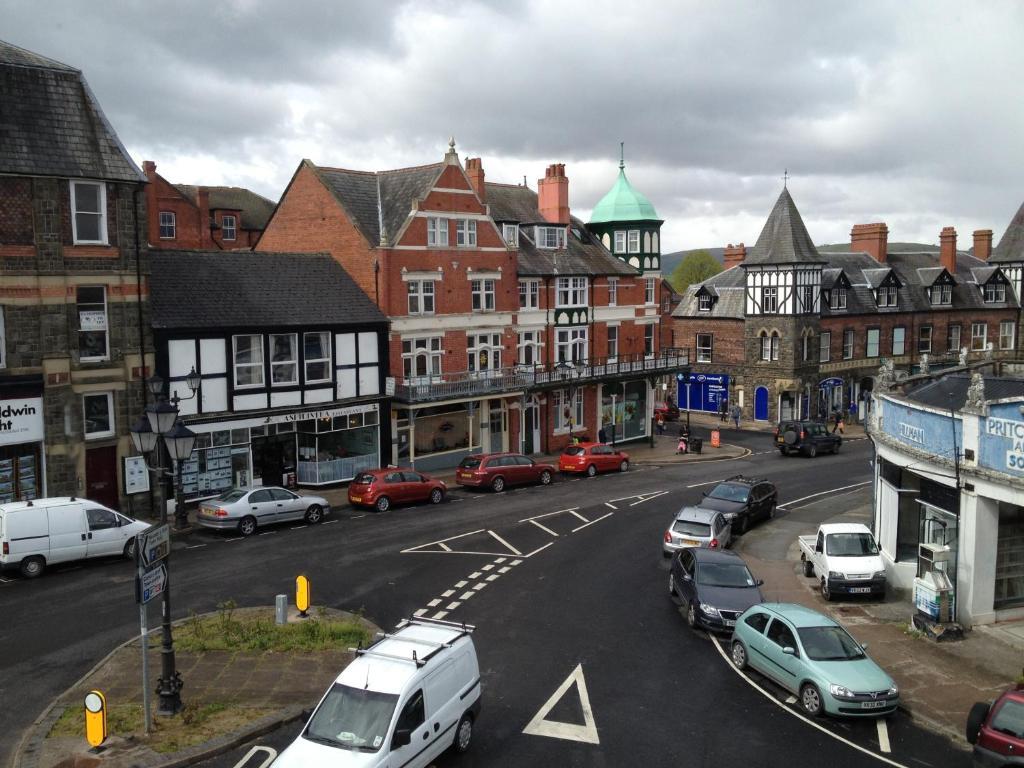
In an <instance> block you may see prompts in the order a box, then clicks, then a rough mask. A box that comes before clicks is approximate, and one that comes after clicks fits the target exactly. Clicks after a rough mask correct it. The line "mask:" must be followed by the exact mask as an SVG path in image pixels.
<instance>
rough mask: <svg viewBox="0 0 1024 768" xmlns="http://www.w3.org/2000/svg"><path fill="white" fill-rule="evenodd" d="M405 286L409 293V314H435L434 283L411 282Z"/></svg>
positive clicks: (427, 281)
mask: <svg viewBox="0 0 1024 768" xmlns="http://www.w3.org/2000/svg"><path fill="white" fill-rule="evenodd" d="M405 285H406V290H407V291H408V293H409V314H410V315H432V314H434V281H433V280H410V281H409V282H407V283H406V284H405Z"/></svg>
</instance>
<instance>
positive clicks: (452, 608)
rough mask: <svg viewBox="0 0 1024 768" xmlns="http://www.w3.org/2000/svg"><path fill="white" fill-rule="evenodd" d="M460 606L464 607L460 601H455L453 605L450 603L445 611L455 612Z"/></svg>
mask: <svg viewBox="0 0 1024 768" xmlns="http://www.w3.org/2000/svg"><path fill="white" fill-rule="evenodd" d="M460 605H462V603H460V602H459V601H458V600H455V601H453V602H451V603H448V605H446V606H445V609H446V610H449V611H454V610H455V609H456V608H458V607H459V606H460Z"/></svg>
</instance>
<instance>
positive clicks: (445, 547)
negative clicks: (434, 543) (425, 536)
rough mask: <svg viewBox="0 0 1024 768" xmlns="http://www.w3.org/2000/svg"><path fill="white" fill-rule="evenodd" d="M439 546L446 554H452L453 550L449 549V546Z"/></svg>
mask: <svg viewBox="0 0 1024 768" xmlns="http://www.w3.org/2000/svg"><path fill="white" fill-rule="evenodd" d="M438 546H439V547H440V548H441V549H443V550H444V551H445V552H451V551H452V548H451V547H449V546H448V545H447V544H438Z"/></svg>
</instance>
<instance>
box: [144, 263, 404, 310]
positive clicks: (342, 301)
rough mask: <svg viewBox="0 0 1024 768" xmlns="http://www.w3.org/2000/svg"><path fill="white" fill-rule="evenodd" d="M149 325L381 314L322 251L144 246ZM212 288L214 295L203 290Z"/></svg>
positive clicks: (208, 290)
mask: <svg viewBox="0 0 1024 768" xmlns="http://www.w3.org/2000/svg"><path fill="white" fill-rule="evenodd" d="M150 267H151V272H152V274H151V277H150V299H149V307H150V313H151V315H152V322H153V327H154V328H165V329H172V328H173V329H185V328H189V329H191V328H244V327H253V326H267V327H272V326H277V327H295V328H298V327H324V326H331V325H356V324H364V323H386V322H387V318H385V317H384V315H383V314H381V312H380V310H379V309H378V308H377V306H376V305H375V304H374V303H373V302H372V301H370V299H369V298H368V297H367V295H366V294H365V293H363V292H362V290H360V288H359V287H358V286H357V285H356V284H355V281H353V280H352V278H351V277H349V274H348V273H347V272H346V271H345V270H344V269H342V267H341V266H340V265H339V264H338V263H337V262H336V261H334V259H332V258H331V257H330V256H328V255H326V254H300V253H271V252H252V251H151V252H150ZM211 286H216V295H215V296H213V295H211Z"/></svg>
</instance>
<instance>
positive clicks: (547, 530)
mask: <svg viewBox="0 0 1024 768" xmlns="http://www.w3.org/2000/svg"><path fill="white" fill-rule="evenodd" d="M530 522H531V523H533V524H534V525H536V526H537V527H538V528H540V529H541V530H542V531H544V532H545V533H550V534H551V535H552V536H554V537H556V538H557V537H558V534H557V533H555V532H554V531H552V530H551V529H550V528H548V527H547V526H546V525H544V524H542V523H538V522H537V521H536V520H531V521H530Z"/></svg>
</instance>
